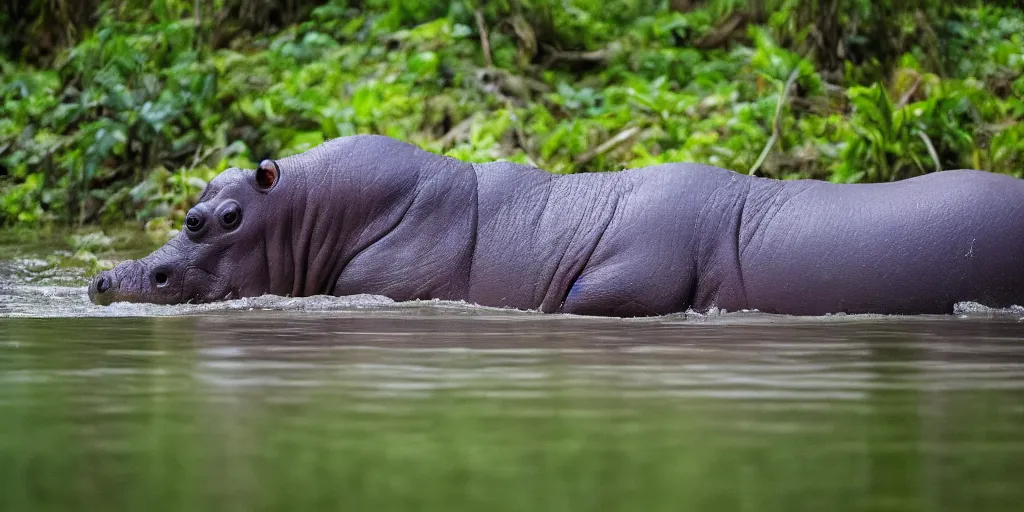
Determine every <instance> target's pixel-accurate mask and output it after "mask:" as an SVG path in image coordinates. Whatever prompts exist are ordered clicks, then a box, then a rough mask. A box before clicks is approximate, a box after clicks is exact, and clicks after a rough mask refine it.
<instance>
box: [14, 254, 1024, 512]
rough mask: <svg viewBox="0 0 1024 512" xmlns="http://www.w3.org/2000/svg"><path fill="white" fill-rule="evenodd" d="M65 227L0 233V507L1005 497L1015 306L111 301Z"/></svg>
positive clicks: (857, 502) (554, 506)
mask: <svg viewBox="0 0 1024 512" xmlns="http://www.w3.org/2000/svg"><path fill="white" fill-rule="evenodd" d="M0 240H2V239H0ZM60 247H61V245H60V242H59V241H57V242H54V241H44V242H41V243H38V244H26V243H21V242H19V243H8V244H6V245H2V246H0V258H3V259H2V261H0V316H2V317H3V318H0V510H4V511H18V510H69V509H73V510H143V509H148V508H153V509H157V510H160V509H166V510H218V511H221V510H247V511H248V510H303V509H312V510H445V511H450V510H530V511H534V510H631V511H632V510H644V511H647V510H665V511H670V510H671V511H679V510H749V511H765V510H768V511H772V510H778V511H792V510H814V511H820V510H839V511H844V510H851V511H852V510H878V511H881V510H887V511H889V510H891V511H918V510H920V511H925V510H927V511H943V510H949V511H960V510H1019V509H1020V506H1021V505H1020V504H1021V503H1024V487H1022V486H1021V485H1020V481H1021V480H1022V478H1024V322H1022V320H1024V313H1022V312H1021V311H1012V310H1011V311H991V310H986V309H984V308H972V307H970V306H965V307H964V308H962V310H961V311H960V314H958V315H953V316H946V317H942V316H936V317H913V318H896V317H872V316H860V317H842V316H840V317H828V318H785V317H778V316H771V315H761V314H757V313H729V314H724V315H723V314H714V315H696V314H689V315H677V316H671V317H665V318H659V319H642V320H619V319H595V318H580V317H570V316H559V315H540V314H536V313H529V312H514V311H503V310H497V309H491V308H479V307H473V306H468V305H465V304H454V303H435V302H429V303H405V304H395V303H391V302H390V301H387V300H385V299H381V298H377V297H369V296H365V297H352V298H340V299H334V298H327V297H314V298H309V299H284V298H273V297H264V298H259V299H247V300H240V301H232V302H229V303H223V304H217V305H207V306H176V307H168V306H138V305H127V304H118V305H114V306H113V307H109V308H102V307H97V306H92V305H91V304H89V303H88V300H87V298H86V296H85V289H84V285H85V282H86V276H87V275H88V273H89V271H88V270H86V269H84V268H70V269H68V268H61V267H54V266H53V265H51V264H49V263H47V262H48V261H51V260H52V256H51V254H52V252H53V251H54V250H55V248H60ZM129 252H130V251H129ZM122 256H123V255H121V254H118V255H114V256H112V257H122Z"/></svg>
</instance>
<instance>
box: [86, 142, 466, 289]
mask: <svg viewBox="0 0 1024 512" xmlns="http://www.w3.org/2000/svg"><path fill="white" fill-rule="evenodd" d="M475 183H476V174H475V173H474V171H473V169H472V167H471V166H470V165H469V164H463V163H461V162H458V161H457V160H454V159H451V158H447V157H441V156H439V155H434V154H432V153H428V152H426V151H423V150H422V149H420V148H418V147H416V146H414V145H412V144H407V143H404V142H400V141H397V140H394V139H390V138H388V137H382V136H377V135H353V136H349V137H339V138H337V139H333V140H330V141H328V142H325V143H323V144H321V145H319V146H317V147H314V148H312V149H310V150H308V151H306V152H303V153H300V154H297V155H292V156H288V157H285V158H282V159H280V160H273V161H271V160H264V161H263V162H262V163H261V164H260V165H259V167H258V168H257V169H256V170H243V169H228V170H226V171H224V172H222V173H221V174H220V175H218V176H217V177H216V178H214V179H213V180H212V181H211V182H210V184H209V185H208V186H207V187H206V190H205V191H203V194H202V196H201V197H200V199H199V203H198V204H197V205H196V206H195V207H193V208H192V209H191V210H189V212H188V214H187V215H186V216H185V222H184V225H183V226H182V228H181V232H180V233H178V234H177V235H176V236H175V237H174V238H173V239H172V240H171V241H169V242H168V243H167V244H166V245H164V246H163V247H161V248H159V249H157V250H156V251H155V252H153V253H152V254H150V255H149V256H147V257H145V258H142V259H140V260H137V261H126V262H124V263H121V264H120V265H118V266H117V267H115V268H114V269H113V270H109V271H107V272H103V273H101V274H100V275H98V276H96V278H95V279H94V280H93V282H92V283H91V284H90V285H89V298H90V299H91V300H92V301H93V302H95V303H97V304H110V303H113V302H151V303H159V304H177V303H184V302H193V303H196V302H211V301H217V300H223V299H231V298H241V297H256V296H259V295H263V294H274V295H282V296H292V297H304V296H310V295H318V294H334V293H380V294H382V295H384V294H387V295H389V296H390V295H395V296H396V297H405V296H418V295H417V294H418V293H421V292H422V290H428V289H433V288H438V287H440V286H441V285H437V284H436V283H435V281H437V282H442V283H448V282H458V281H457V280H453V279H452V278H450V277H448V276H447V275H446V274H445V273H444V271H442V270H439V269H437V268H434V267H433V266H432V265H435V264H436V265H446V264H448V263H447V261H448V260H450V259H451V258H453V256H452V254H459V255H462V254H463V253H464V252H465V251H461V250H460V251H453V250H452V247H453V244H452V243H448V244H447V245H446V244H444V243H441V242H440V241H443V240H446V239H449V240H450V239H452V237H455V238H457V239H458V240H459V241H461V242H460V243H465V241H466V240H471V239H472V237H471V236H464V234H462V233H457V232H456V231H453V230H454V227H453V226H456V225H458V226H462V228H463V229H467V226H468V224H465V223H466V222H470V221H471V220H472V219H473V217H472V215H471V214H470V211H471V208H475V206H474V205H475V202H474V201H475V196H474V195H473V194H475V190H476V185H475ZM414 204H416V205H418V206H417V207H415V208H414V207H413V205H414ZM456 215H457V216H458V217H457V218H458V219H460V220H459V222H455V221H454V220H453V219H454V218H455V217H456ZM467 219H468V220H467ZM400 227H401V229H399V228H400ZM453 233H455V234H453ZM434 251H439V252H441V253H442V255H441V256H437V255H433V254H432V253H433V252H434ZM466 254H468V253H466ZM459 257H460V258H461V257H463V256H459ZM401 258H412V259H413V260H414V261H413V262H410V263H407V264H399V263H397V261H398V260H400V259H401ZM459 261H460V262H461V260H459ZM353 262H355V263H353ZM431 262H436V263H431ZM413 264H414V265H413ZM461 264H462V263H457V264H456V265H461ZM382 265H383V266H385V267H387V268H389V269H393V268H404V267H409V266H414V267H415V268H416V269H419V270H418V272H419V273H418V274H416V275H415V276H413V274H412V273H410V272H404V273H394V272H392V271H390V270H387V269H383V268H381V266H382ZM343 273H344V275H343ZM339 282H344V283H345V286H340V285H339ZM409 290H412V291H409Z"/></svg>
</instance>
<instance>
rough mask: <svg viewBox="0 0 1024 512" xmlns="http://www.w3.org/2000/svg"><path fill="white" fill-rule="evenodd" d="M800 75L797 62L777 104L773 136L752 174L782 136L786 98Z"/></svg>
mask: <svg viewBox="0 0 1024 512" xmlns="http://www.w3.org/2000/svg"><path fill="white" fill-rule="evenodd" d="M799 77H800V65H799V64H797V66H796V67H794V68H793V71H792V72H791V73H790V74H789V78H787V79H786V85H785V87H783V88H782V95H780V96H779V103H778V104H777V105H776V106H775V119H774V120H772V136H771V137H769V138H768V143H767V144H765V145H764V149H762V150H761V156H759V157H757V161H756V162H754V166H753V167H751V168H750V173H749V174H750V175H751V176H753V175H755V174H756V173H757V170H758V169H760V168H761V164H763V163H764V159H765V158H768V153H769V152H770V151H771V150H772V147H773V146H775V143H776V142H777V141H778V140H779V137H780V136H781V132H782V128H781V127H780V126H779V125H780V123H781V120H782V107H783V105H785V104H786V99H787V98H789V90H790V89H792V88H793V84H794V83H796V79H797V78H799Z"/></svg>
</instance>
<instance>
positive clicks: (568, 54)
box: [544, 43, 621, 67]
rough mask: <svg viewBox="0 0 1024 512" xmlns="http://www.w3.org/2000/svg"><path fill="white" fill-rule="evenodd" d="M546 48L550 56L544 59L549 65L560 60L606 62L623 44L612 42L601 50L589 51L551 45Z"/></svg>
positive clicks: (546, 64)
mask: <svg viewBox="0 0 1024 512" xmlns="http://www.w3.org/2000/svg"><path fill="white" fill-rule="evenodd" d="M544 49H545V50H547V52H548V57H547V58H546V59H544V66H545V67H548V66H551V65H552V64H554V63H556V62H558V61H569V62H604V61H606V60H608V59H611V58H612V57H614V56H615V54H617V53H619V51H620V50H621V46H620V45H619V44H617V43H612V44H610V45H608V46H607V47H605V48H601V49H600V50H591V51H588V52H581V51H562V50H558V49H556V48H554V47H552V46H550V45H544Z"/></svg>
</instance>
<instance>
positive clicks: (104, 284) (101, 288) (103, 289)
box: [96, 276, 110, 293]
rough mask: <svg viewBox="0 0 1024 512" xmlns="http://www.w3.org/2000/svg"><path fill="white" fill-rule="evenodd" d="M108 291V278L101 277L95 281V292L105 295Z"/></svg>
mask: <svg viewBox="0 0 1024 512" xmlns="http://www.w3.org/2000/svg"><path fill="white" fill-rule="evenodd" d="M107 290H110V278H109V277H107V276H102V277H100V278H99V280H97V281H96V291H97V292H99V293H107Z"/></svg>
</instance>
